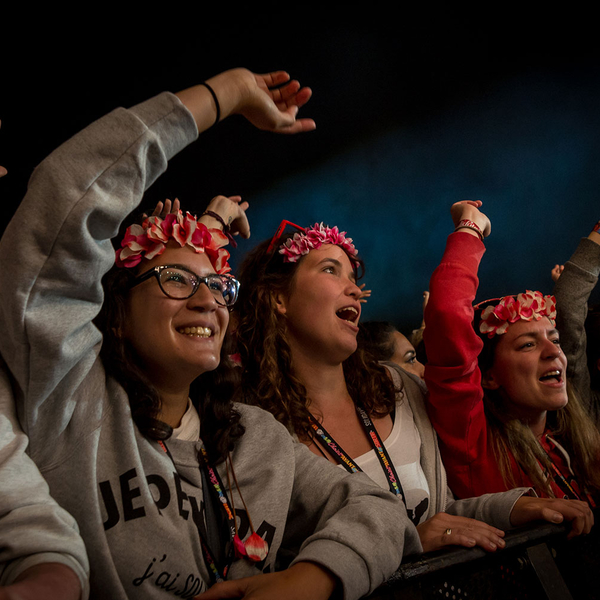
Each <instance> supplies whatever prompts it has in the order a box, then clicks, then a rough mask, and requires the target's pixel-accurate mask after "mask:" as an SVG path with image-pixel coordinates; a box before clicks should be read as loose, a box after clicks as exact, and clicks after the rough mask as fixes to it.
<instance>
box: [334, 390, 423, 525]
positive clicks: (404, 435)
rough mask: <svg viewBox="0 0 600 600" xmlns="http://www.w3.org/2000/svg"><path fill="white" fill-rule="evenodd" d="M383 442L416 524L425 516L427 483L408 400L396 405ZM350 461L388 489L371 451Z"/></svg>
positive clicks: (418, 440)
mask: <svg viewBox="0 0 600 600" xmlns="http://www.w3.org/2000/svg"><path fill="white" fill-rule="evenodd" d="M384 444H385V447H386V449H387V451H388V454H389V456H390V460H391V461H392V463H393V465H394V467H395V468H396V473H397V474H398V479H399V480H400V483H401V484H402V489H403V490H404V494H405V495H406V498H405V500H406V509H407V512H408V516H409V518H410V519H411V521H412V522H413V523H414V524H415V525H418V524H419V523H422V522H423V521H426V520H427V519H428V518H429V506H430V503H429V485H428V484H427V479H426V478H425V473H424V472H423V469H422V467H421V451H420V448H421V436H420V435H419V432H418V430H417V428H416V426H415V422H414V419H413V414H412V410H411V409H410V406H409V404H408V402H406V401H404V402H401V403H399V404H396V416H395V418H394V426H393V428H392V431H391V433H390V435H389V436H388V438H387V439H386V440H384ZM354 462H355V463H356V464H357V465H358V466H359V467H360V468H361V469H362V470H363V471H364V472H365V473H366V474H367V475H368V476H369V477H370V478H371V479H372V480H373V481H374V482H375V483H377V484H378V485H380V486H381V487H382V488H385V489H386V490H387V489H389V484H388V480H387V477H386V475H385V473H384V471H383V469H382V467H381V463H380V462H379V458H378V457H377V454H376V453H375V450H371V451H369V452H367V453H366V454H363V455H362V456H359V457H357V458H354ZM342 468H343V467H342Z"/></svg>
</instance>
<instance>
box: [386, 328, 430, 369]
mask: <svg viewBox="0 0 600 600" xmlns="http://www.w3.org/2000/svg"><path fill="white" fill-rule="evenodd" d="M392 337H393V338H394V355H393V356H392V358H390V360H391V361H392V362H395V363H396V364H398V365H400V366H401V367H402V368H403V369H404V370H405V371H408V372H409V373H413V374H414V375H416V376H417V377H419V378H421V379H423V378H424V376H425V367H424V366H423V364H421V363H420V362H419V361H418V360H417V353H416V352H415V348H414V346H413V345H412V344H411V343H410V341H409V340H408V338H407V337H406V336H405V335H402V334H401V333H400V332H399V331H394V333H393V334H392Z"/></svg>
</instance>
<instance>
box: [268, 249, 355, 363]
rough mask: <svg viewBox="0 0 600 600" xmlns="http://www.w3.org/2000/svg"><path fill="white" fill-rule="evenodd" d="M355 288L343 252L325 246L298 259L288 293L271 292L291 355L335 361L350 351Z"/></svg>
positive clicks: (353, 331)
mask: <svg viewBox="0 0 600 600" xmlns="http://www.w3.org/2000/svg"><path fill="white" fill-rule="evenodd" d="M359 296H360V288H359V287H358V286H357V285H356V276H355V273H354V270H353V268H352V264H351V263H350V259H349V258H348V255H347V254H346V253H345V252H344V251H343V250H342V249H341V248H340V247H339V246H334V245H331V244H327V245H323V246H321V247H320V248H317V249H315V250H311V251H310V252H309V253H308V254H307V255H306V256H304V258H303V259H302V260H301V261H300V262H299V263H298V267H297V269H296V272H295V273H294V278H293V281H292V285H291V290H290V292H289V294H279V295H278V296H277V299H276V300H277V310H278V311H279V313H280V314H282V315H283V316H284V318H285V320H286V326H287V335H286V338H287V342H288V344H289V345H290V348H291V349H292V356H293V357H295V358H298V357H299V356H300V355H304V356H306V357H309V358H311V359H313V360H314V359H317V360H325V361H327V362H328V363H329V364H341V363H342V362H343V361H344V360H346V359H347V358H348V357H349V356H350V355H351V354H352V353H353V352H355V351H356V346H357V344H356V335H357V333H358V320H359V318H360V307H361V305H360V302H359V300H358V298H359Z"/></svg>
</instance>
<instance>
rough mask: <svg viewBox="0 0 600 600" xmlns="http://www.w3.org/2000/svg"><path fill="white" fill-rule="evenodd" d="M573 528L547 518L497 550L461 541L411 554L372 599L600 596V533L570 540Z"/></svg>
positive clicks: (587, 599)
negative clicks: (459, 544)
mask: <svg viewBox="0 0 600 600" xmlns="http://www.w3.org/2000/svg"><path fill="white" fill-rule="evenodd" d="M596 516H598V515H597V514H596ZM597 527H600V524H599V525H597ZM568 530H569V527H568V526H564V525H551V524H541V525H536V526H531V527H524V528H521V529H518V530H514V531H511V532H510V533H507V534H506V536H505V541H506V547H505V548H503V549H502V550H498V551H497V552H493V553H488V552H485V551H484V550H482V549H480V548H456V547H455V548H453V549H451V550H443V551H438V552H430V553H428V554H427V555H419V556H415V557H407V559H406V560H405V561H404V562H403V564H402V565H401V566H400V568H399V569H398V571H396V573H395V574H394V575H393V576H392V577H391V578H390V579H389V580H388V581H387V582H386V583H385V584H383V585H382V586H380V587H379V588H378V589H377V590H376V591H375V593H374V594H372V595H371V596H369V599H370V600H400V599H402V600H430V599H435V600H463V599H468V600H479V599H485V600H487V599H489V600H494V599H501V600H512V599H528V600H537V599H541V600H595V599H600V535H599V534H598V533H597V532H596V530H595V529H593V530H592V533H591V534H589V535H587V536H580V537H577V538H573V539H571V540H568V539H567V531H568Z"/></svg>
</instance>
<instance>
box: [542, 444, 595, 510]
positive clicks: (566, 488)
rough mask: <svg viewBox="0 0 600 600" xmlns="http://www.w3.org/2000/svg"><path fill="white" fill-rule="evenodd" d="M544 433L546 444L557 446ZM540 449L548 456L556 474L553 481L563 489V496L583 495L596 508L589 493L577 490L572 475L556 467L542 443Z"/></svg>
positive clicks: (578, 488) (577, 487) (575, 498)
mask: <svg viewBox="0 0 600 600" xmlns="http://www.w3.org/2000/svg"><path fill="white" fill-rule="evenodd" d="M545 435H546V442H547V443H548V444H552V445H553V446H554V447H555V448H557V445H556V443H555V442H554V440H553V439H552V438H551V437H550V436H549V435H548V434H545ZM540 445H541V444H540ZM542 449H543V450H544V452H545V453H546V456H547V457H548V460H549V461H550V465H551V467H552V470H553V471H554V475H555V476H556V478H555V479H554V481H555V483H556V485H557V486H558V487H559V488H560V489H561V490H562V491H563V493H564V494H565V496H567V497H568V498H571V499H572V500H583V498H582V497H581V496H582V495H585V499H587V501H588V503H589V505H590V506H591V507H592V508H596V503H595V502H594V500H593V498H592V497H591V495H590V494H587V493H585V492H582V491H579V490H580V487H579V483H578V482H577V480H576V479H575V477H574V475H573V474H572V473H571V474H569V475H567V476H565V475H563V473H562V472H561V470H560V469H559V468H558V466H557V465H555V464H554V461H553V460H552V456H550V453H549V452H548V451H547V450H546V448H544V446H543V445H542ZM557 449H558V448H557Z"/></svg>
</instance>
